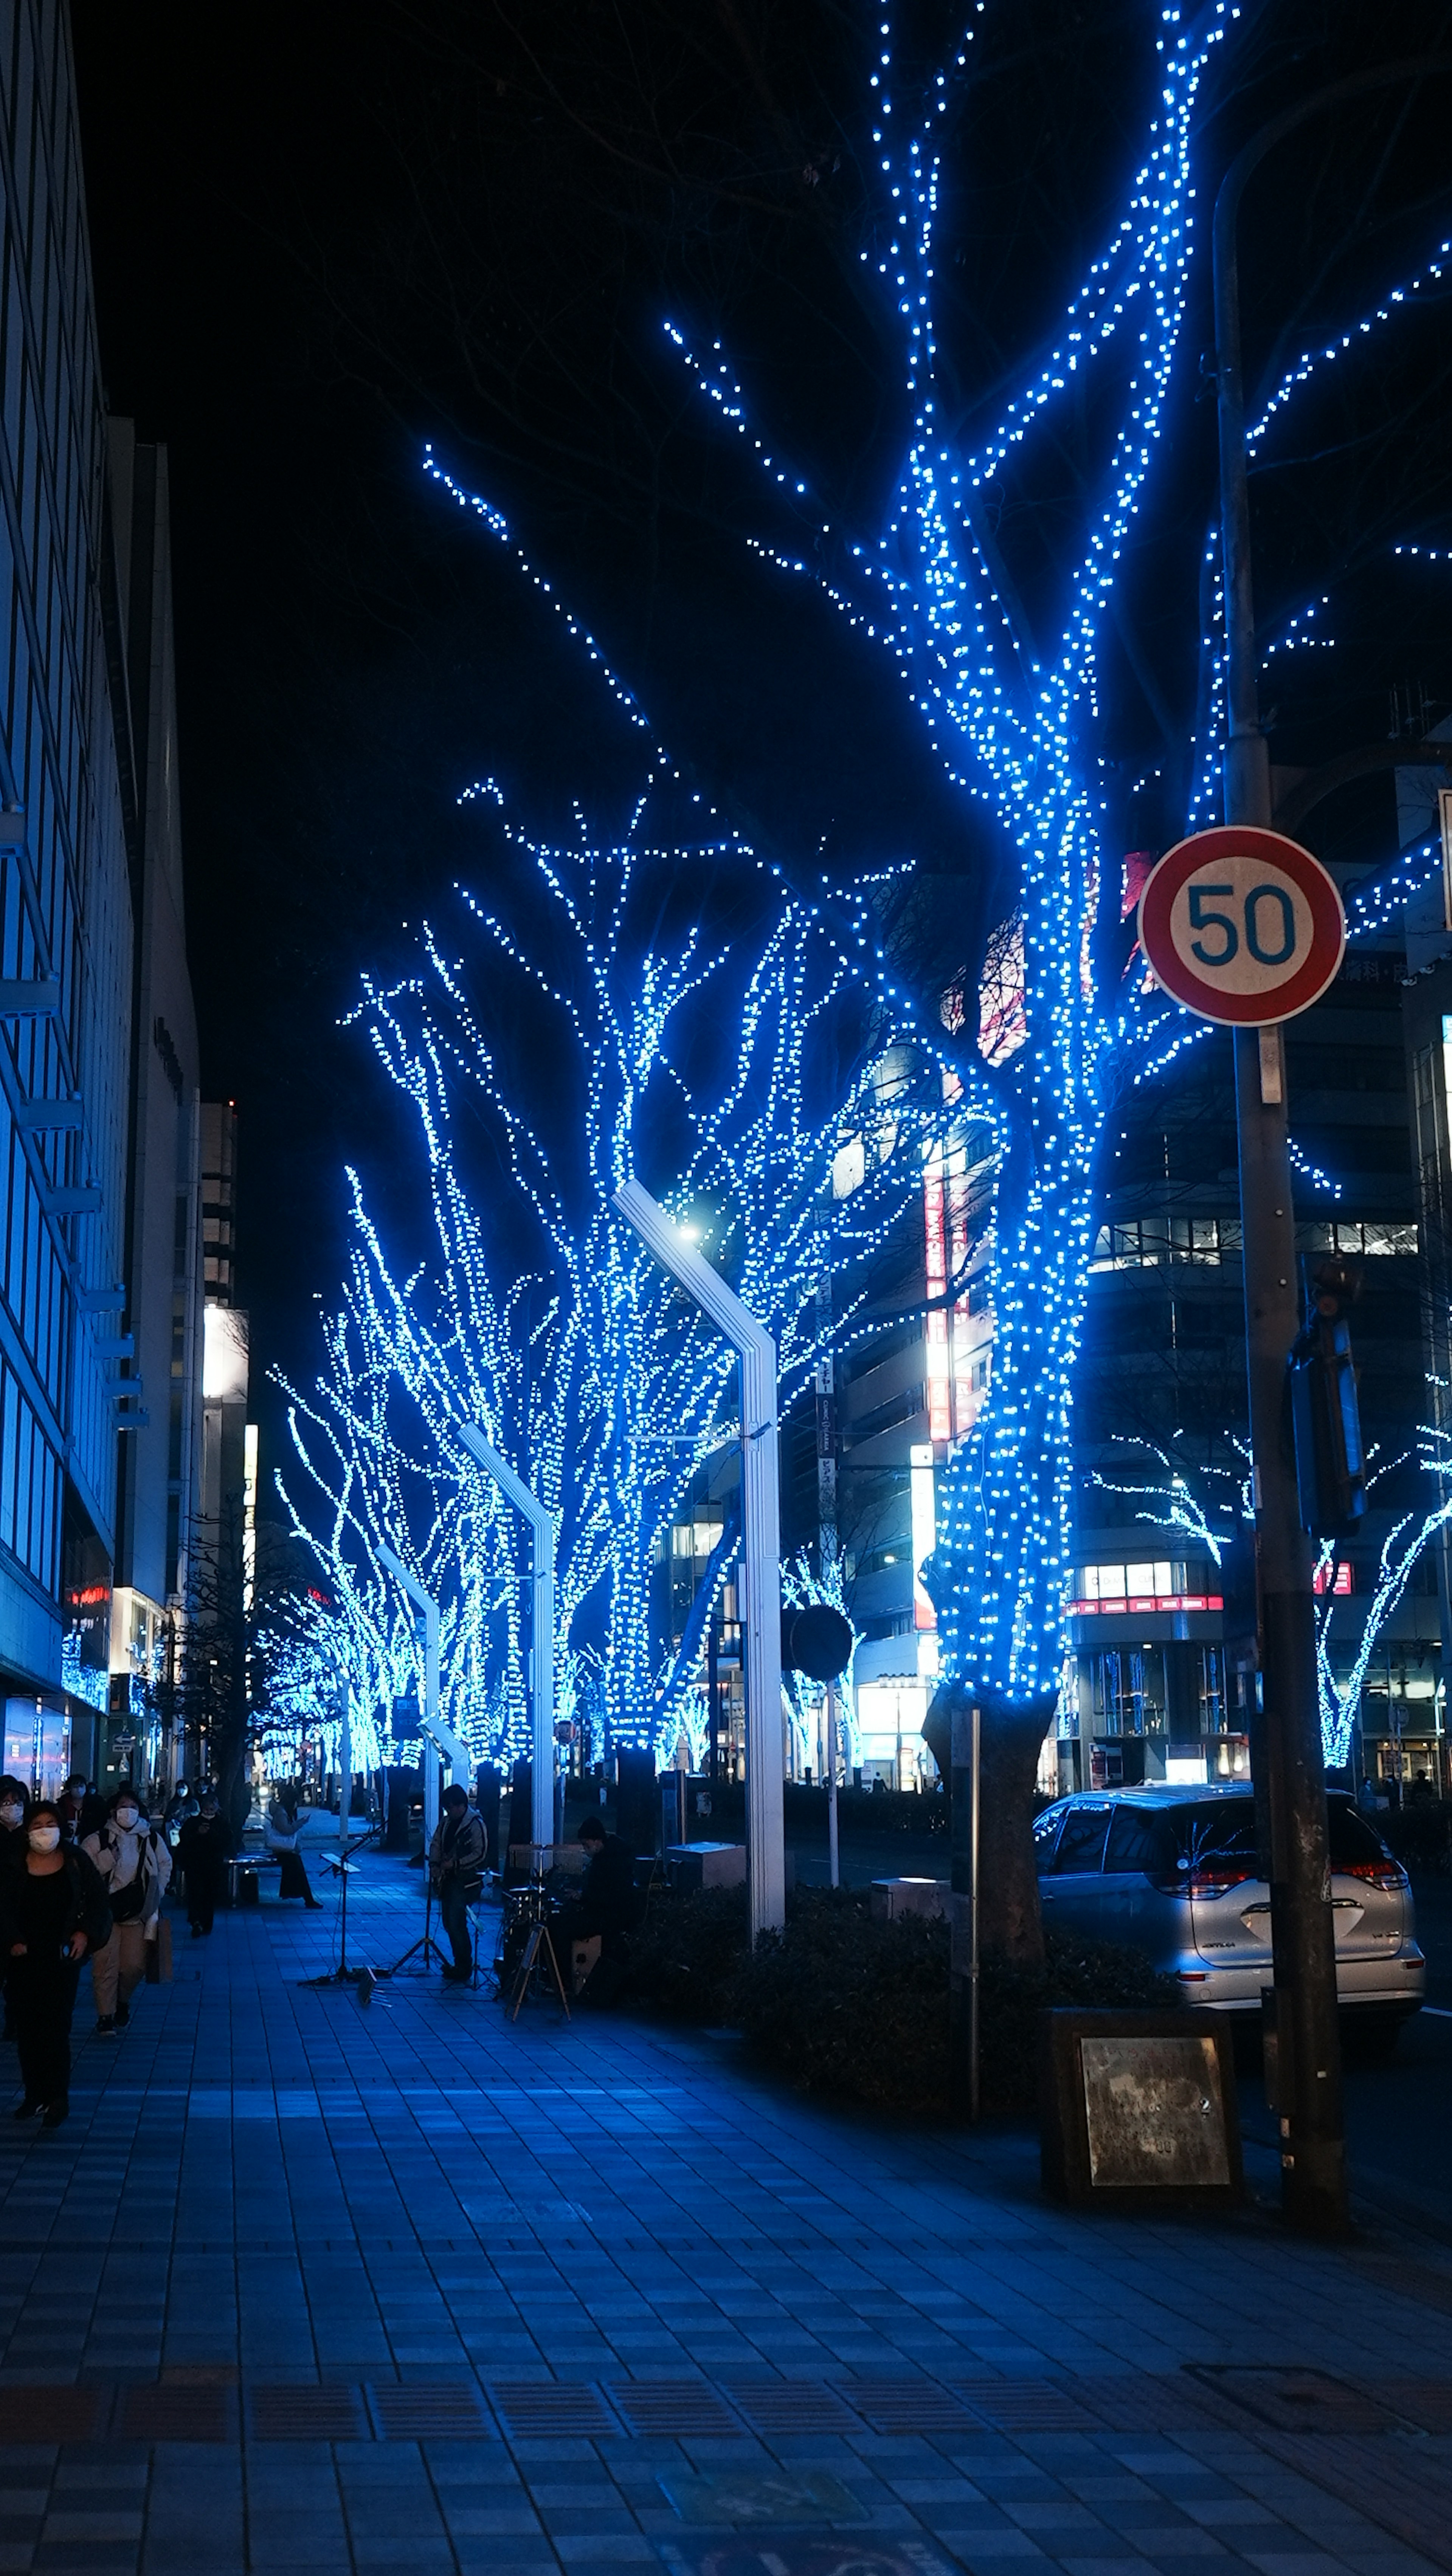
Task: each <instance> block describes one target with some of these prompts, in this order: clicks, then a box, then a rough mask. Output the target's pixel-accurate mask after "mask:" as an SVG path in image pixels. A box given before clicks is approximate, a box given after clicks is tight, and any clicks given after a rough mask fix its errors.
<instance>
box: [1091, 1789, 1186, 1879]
mask: <svg viewBox="0 0 1452 2576" xmlns="http://www.w3.org/2000/svg"><path fill="white" fill-rule="evenodd" d="M1176 1857H1177V1853H1176V1845H1175V1829H1174V1824H1173V1821H1172V1819H1171V1818H1170V1817H1169V1816H1168V1815H1167V1814H1166V1812H1165V1810H1164V1808H1163V1807H1130V1806H1124V1807H1116V1808H1115V1810H1114V1822H1113V1823H1112V1825H1111V1826H1110V1828H1109V1848H1108V1850H1107V1851H1106V1852H1105V1855H1104V1866H1105V1868H1106V1869H1113V1870H1128V1869H1142V1870H1145V1871H1147V1872H1148V1874H1149V1876H1150V1877H1151V1878H1157V1877H1159V1876H1160V1875H1161V1874H1162V1873H1163V1872H1164V1871H1166V1870H1171V1869H1173V1868H1174V1866H1175V1860H1176Z"/></svg>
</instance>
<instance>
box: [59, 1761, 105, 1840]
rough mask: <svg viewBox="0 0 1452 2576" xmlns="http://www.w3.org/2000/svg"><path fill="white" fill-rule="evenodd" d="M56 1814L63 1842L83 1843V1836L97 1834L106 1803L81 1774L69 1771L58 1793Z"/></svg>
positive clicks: (103, 1817) (102, 1819) (101, 1823)
mask: <svg viewBox="0 0 1452 2576" xmlns="http://www.w3.org/2000/svg"><path fill="white" fill-rule="evenodd" d="M56 1812H57V1814H58V1815H59V1817H60V1824H61V1834H62V1836H63V1838H64V1840H65V1841H66V1842H68V1843H83V1842H84V1841H85V1839H86V1836H87V1834H94V1833H99V1831H100V1829H101V1827H102V1825H104V1823H105V1821H106V1801H105V1799H104V1798H103V1797H102V1796H101V1795H100V1793H99V1791H97V1790H95V1789H93V1788H92V1787H91V1784H90V1782H89V1780H88V1779H87V1778H86V1775H85V1773H84V1771H73V1772H72V1773H71V1776H70V1778H69V1779H68V1780H67V1782H66V1785H65V1787H64V1789H63V1790H62V1791H61V1794H60V1803H59V1806H58V1807H57V1810H56Z"/></svg>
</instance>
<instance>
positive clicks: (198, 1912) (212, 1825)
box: [177, 1790, 231, 1941]
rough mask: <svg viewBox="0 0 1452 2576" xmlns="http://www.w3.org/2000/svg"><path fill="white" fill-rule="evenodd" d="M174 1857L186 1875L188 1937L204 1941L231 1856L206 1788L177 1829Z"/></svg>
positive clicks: (222, 1891)
mask: <svg viewBox="0 0 1452 2576" xmlns="http://www.w3.org/2000/svg"><path fill="white" fill-rule="evenodd" d="M177 1857H178V1859H179V1860H180V1862H181V1865H182V1869H183V1871H184V1872H185V1874H186V1883H187V1921H188V1922H189V1923H190V1925H191V1927H192V1939H193V1940H194V1941H204V1940H205V1939H206V1937H207V1935H208V1933H209V1932H210V1931H211V1929H212V1925H213V1922H214V1920H215V1918H216V1912H217V1907H218V1905H219V1903H220V1902H221V1900H222V1898H223V1897H224V1896H225V1895H226V1893H227V1863H228V1860H229V1859H230V1857H231V1854H230V1853H229V1851H228V1849H227V1830H226V1827H225V1826H224V1824H223V1822H222V1819H221V1816H220V1814H219V1813H218V1809H217V1801H216V1799H215V1798H214V1797H213V1795H212V1793H211V1791H210V1790H209V1791H208V1792H207V1795H206V1796H205V1797H204V1798H202V1799H201V1800H200V1801H199V1802H198V1806H197V1812H196V1814H195V1815H194V1816H188V1818H187V1821H186V1823H185V1824H184V1825H183V1827H182V1829H181V1840H180V1842H179V1844H178V1846H177Z"/></svg>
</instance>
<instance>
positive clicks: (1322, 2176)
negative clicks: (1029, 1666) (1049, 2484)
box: [1213, 138, 1349, 2235]
mask: <svg viewBox="0 0 1452 2576" xmlns="http://www.w3.org/2000/svg"><path fill="white" fill-rule="evenodd" d="M1258 157H1259V138H1257V142H1256V144H1255V145H1252V146H1250V147H1247V149H1246V151H1244V152H1242V153H1241V155H1240V157H1239V159H1238V160H1237V161H1235V162H1233V163H1232V165H1231V168H1230V170H1229V172H1228V173H1227V175H1226V177H1225V179H1224V181H1223V182H1222V184H1221V188H1220V192H1219V195H1218V197H1217V199H1216V204H1215V220H1214V236H1213V242H1214V292H1215V361H1216V376H1217V395H1218V409H1219V423H1220V517H1221V534H1222V540H1223V544H1224V549H1225V647H1226V679H1227V712H1228V720H1229V721H1228V733H1227V739H1226V746H1225V767H1224V804H1225V820H1226V822H1227V823H1249V824H1258V825H1261V826H1267V825H1269V824H1270V822H1271V819H1272V807H1271V777H1270V749H1269V745H1268V744H1267V742H1266V738H1265V735H1264V733H1263V732H1262V730H1261V723H1260V707H1259V667H1258V659H1257V648H1256V637H1255V609H1254V600H1253V595H1252V589H1251V552H1250V492H1249V484H1248V480H1247V467H1246V449H1245V397H1244V389H1243V379H1242V370H1241V346H1240V296H1239V274H1238V265H1237V254H1236V239H1235V224H1236V216H1237V213H1238V211H1239V205H1240V196H1241V191H1242V189H1243V187H1244V184H1245V180H1246V178H1247V177H1248V176H1249V173H1250V169H1251V168H1252V167H1253V165H1254V160H1255V159H1256V158H1258ZM1235 1093H1236V1124H1237V1129H1238V1133H1239V1141H1240V1210H1241V1239H1242V1243H1243V1246H1244V1252H1243V1260H1244V1276H1245V1311H1246V1358H1247V1376H1248V1382H1249V1397H1250V1445H1251V1456H1252V1458H1253V1460H1254V1469H1253V1499H1254V1510H1255V1550H1256V1575H1257V1592H1258V1597H1259V1613H1260V1666H1261V1688H1262V1701H1263V1704H1262V1711H1261V1714H1260V1717H1259V1720H1258V1722H1257V1723H1256V1728H1255V1733H1256V1737H1257V1739H1258V1740H1257V1746H1256V1751H1257V1754H1258V1755H1259V1763H1258V1766H1257V1767H1259V1768H1260V1769H1261V1771H1262V1776H1263V1781H1264V1789H1265V1797H1266V1803H1267V1807H1268V1810H1269V1821H1270V1842H1271V1849H1270V1852H1269V1854H1268V1855H1267V1858H1268V1860H1269V1864H1270V1873H1271V1878H1270V1885H1271V1945H1272V1954H1273V1961H1274V1975H1275V2016H1276V2019H1275V2043H1276V2061H1277V2095H1278V2098H1277V2109H1278V2112H1279V2117H1280V2127H1281V2178H1282V2194H1283V2202H1284V2207H1285V2211H1286V2215H1287V2217H1288V2218H1290V2219H1292V2220H1293V2221H1294V2222H1295V2223H1296V2224H1297V2225H1298V2226H1301V2227H1304V2228H1307V2229H1308V2230H1310V2231H1312V2232H1313V2233H1316V2234H1321V2235H1341V2234H1344V2233H1345V2231H1346V2229H1347V2227H1348V2225H1349V2214H1348V2204H1347V2187H1346V2148H1345V2137H1344V2123H1343V2118H1342V2107H1341V2037H1340V2031H1339V2029H1338V2026H1337V2005H1336V1953H1335V1942H1334V1935H1333V1925H1332V1915H1331V1907H1330V1903H1329V1901H1328V1897H1329V1889H1330V1853H1329V1846H1328V1840H1327V1821H1326V1781H1325V1772H1324V1769H1323V1765H1322V1757H1321V1724H1320V1709H1319V1702H1318V1694H1317V1685H1316V1628H1315V1610H1314V1603H1313V1596H1312V1590H1311V1546H1310V1541H1309V1539H1308V1538H1307V1536H1306V1534H1305V1532H1304V1530H1303V1529H1302V1527H1301V1515H1300V1508H1299V1501H1298V1496H1297V1491H1296V1477H1295V1468H1294V1464H1293V1461H1292V1459H1291V1456H1290V1454H1289V1448H1288V1443H1287V1441H1286V1437H1285V1429H1284V1423H1285V1412H1286V1404H1285V1393H1286V1370H1287V1366H1288V1362H1289V1358H1290V1350H1291V1345H1292V1343H1293V1342H1294V1340H1295V1338H1296V1334H1297V1331H1298V1329H1299V1323H1300V1316H1299V1311H1298V1299H1297V1295H1296V1250H1295V1216H1294V1205H1293V1200H1292V1192H1291V1163H1290V1151H1289V1139H1288V1134H1287V1124H1286V1080H1285V1050H1284V1047H1283V1045H1282V1042H1281V1029H1280V1026H1279V1025H1278V1024H1275V1023H1272V1024H1271V1025H1270V1026H1262V1027H1260V1028H1258V1029H1257V1028H1239V1029H1237V1030H1236V1033H1235Z"/></svg>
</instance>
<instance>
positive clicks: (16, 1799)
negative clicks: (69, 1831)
mask: <svg viewBox="0 0 1452 2576" xmlns="http://www.w3.org/2000/svg"><path fill="white" fill-rule="evenodd" d="M29 1820H30V1791H29V1790H28V1789H27V1787H26V1785H25V1782H24V1781H23V1780H15V1779H12V1778H11V1777H10V1776H9V1774H8V1773H7V1774H6V1776H5V1777H4V1778H3V1779H0V1869H5V1868H7V1867H9V1868H11V1869H23V1868H24V1866H25V1855H26V1853H27V1851H28V1850H29V1849H30V1845H29V1844H28V1843H27V1841H26V1839H25V1828H26V1825H27V1824H28V1822H29ZM0 1987H3V1989H4V1995H5V2019H4V2023H3V2026H0V2040H5V2039H13V2038H14V2037H15V2025H14V2023H13V2021H12V2019H11V2015H10V1962H9V1960H8V1959H7V1958H6V1957H5V1954H4V1952H3V1951H0Z"/></svg>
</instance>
